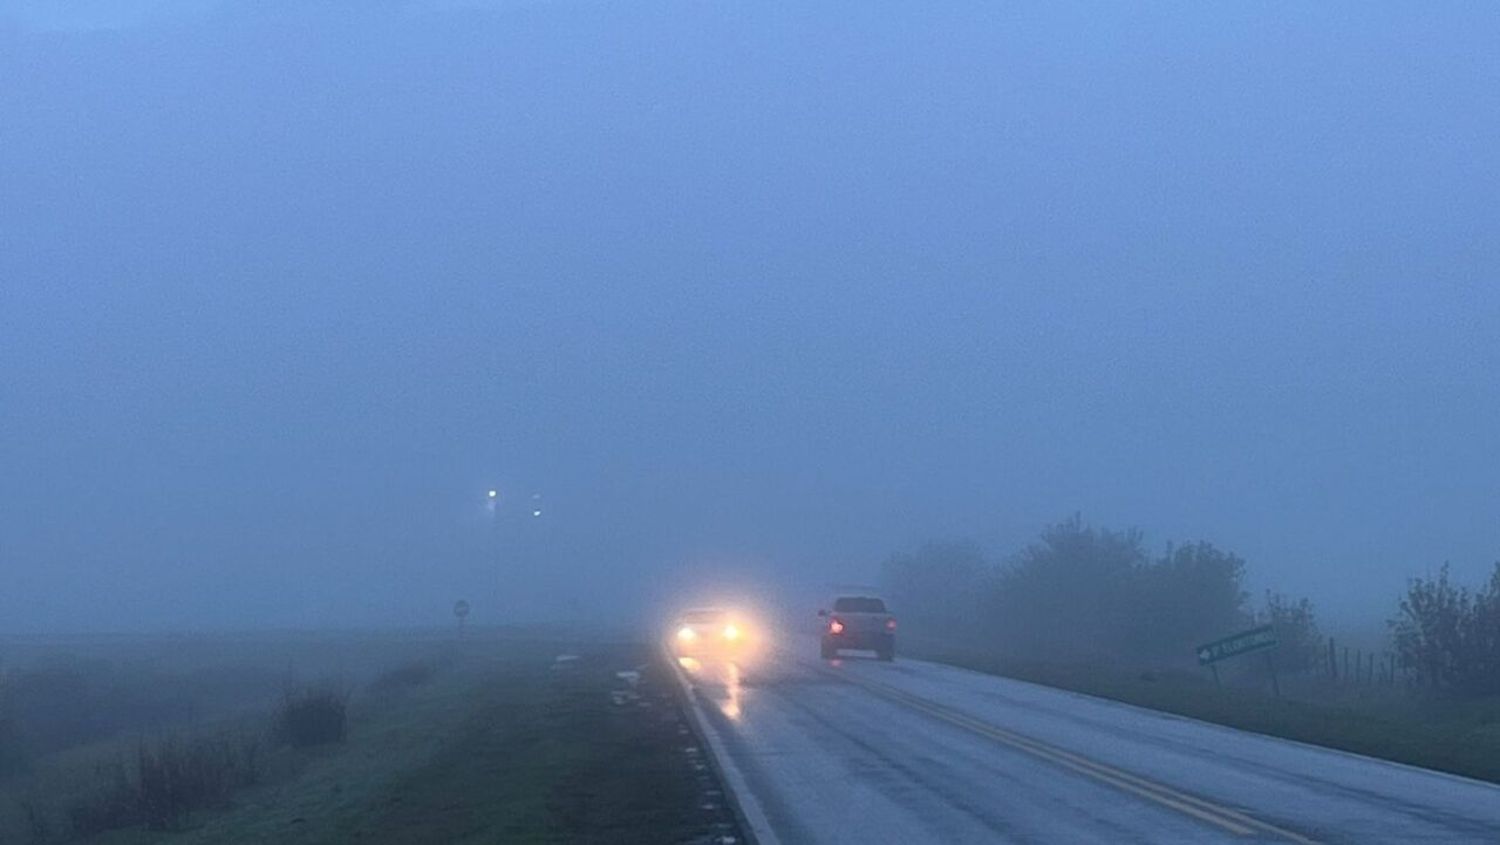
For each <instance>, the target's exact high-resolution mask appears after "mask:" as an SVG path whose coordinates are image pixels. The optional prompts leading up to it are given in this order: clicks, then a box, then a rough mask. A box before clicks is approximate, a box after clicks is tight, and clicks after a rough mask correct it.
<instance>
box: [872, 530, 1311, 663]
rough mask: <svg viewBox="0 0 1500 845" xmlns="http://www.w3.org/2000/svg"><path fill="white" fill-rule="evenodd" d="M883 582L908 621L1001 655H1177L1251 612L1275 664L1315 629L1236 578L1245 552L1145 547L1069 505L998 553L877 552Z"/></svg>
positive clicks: (1136, 658)
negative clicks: (1002, 556) (1268, 638)
mask: <svg viewBox="0 0 1500 845" xmlns="http://www.w3.org/2000/svg"><path fill="white" fill-rule="evenodd" d="M882 574H883V578H884V582H885V585H886V589H887V590H888V591H889V592H890V594H891V596H892V598H893V599H895V600H896V601H898V602H899V604H900V607H901V612H902V615H903V617H905V618H907V619H909V620H911V623H912V624H913V625H914V626H915V628H916V630H917V631H920V632H926V633H929V634H933V635H943V636H944V637H945V638H947V637H948V636H949V635H951V636H953V637H956V638H961V639H962V641H964V642H966V643H968V644H970V645H972V646H976V647H982V648H985V649H987V650H989V651H992V652H997V653H1001V654H1005V655H1008V656H1013V657H1022V658H1035V659H1053V660H1092V659H1111V660H1116V661H1124V662H1130V663H1136V664H1142V665H1146V664H1149V665H1163V666H1170V665H1189V664H1192V663H1193V662H1194V661H1195V658H1194V656H1193V647H1194V646H1195V645H1197V644H1200V643H1203V642H1206V641H1209V640H1212V639H1215V638H1218V637H1221V636H1224V635H1225V634H1228V633H1232V632H1234V631H1237V630H1240V629H1242V628H1245V627H1248V626H1250V625H1254V624H1257V623H1261V622H1269V623H1272V624H1274V625H1275V626H1276V628H1277V631H1278V635H1279V636H1280V638H1281V640H1282V646H1281V648H1280V650H1279V651H1278V656H1277V659H1278V663H1280V664H1281V665H1282V667H1283V668H1284V669H1285V670H1287V671H1299V670H1303V669H1307V668H1310V667H1311V666H1313V665H1314V663H1315V662H1316V661H1317V660H1318V659H1319V657H1320V654H1321V652H1320V648H1321V644H1322V636H1321V634H1320V633H1319V631H1318V626H1317V621H1316V618H1315V614H1314V612H1313V608H1312V605H1311V604H1310V603H1309V602H1308V601H1307V600H1306V599H1298V600H1293V599H1289V598H1287V597H1285V596H1281V595H1279V594H1275V593H1268V594H1267V595H1265V596H1264V597H1263V599H1262V600H1261V601H1260V602H1258V603H1256V602H1252V601H1251V598H1250V595H1249V593H1248V592H1247V590H1246V589H1245V585H1244V576H1245V562H1244V560H1243V559H1241V558H1240V557H1239V556H1237V555H1235V554H1233V553H1232V552H1228V551H1225V550H1223V549H1220V548H1218V547H1217V546H1215V545H1213V544H1212V543H1208V542H1196V543H1188V544H1183V545H1170V546H1168V547H1167V548H1166V549H1165V550H1164V551H1162V552H1161V553H1160V554H1156V555H1153V554H1151V553H1150V552H1148V551H1147V548H1146V546H1145V542H1144V538H1143V536H1142V534H1141V532H1139V531H1136V530H1127V531H1115V530H1110V529H1107V528H1096V527H1093V526H1090V525H1087V524H1086V523H1084V521H1083V520H1082V518H1081V517H1079V516H1076V515H1075V516H1074V517H1072V518H1070V519H1067V520H1065V521H1063V522H1060V523H1058V524H1056V525H1053V526H1050V527H1048V528H1047V529H1046V530H1044V531H1043V532H1042V534H1041V536H1040V537H1039V538H1038V539H1037V540H1036V541H1035V542H1033V543H1031V544H1029V545H1028V546H1026V547H1025V548H1024V549H1022V550H1021V551H1020V552H1019V553H1017V554H1016V555H1014V556H1013V557H1012V558H1010V559H1009V560H1006V561H1004V562H999V563H995V562H991V561H990V560H989V559H988V558H987V557H986V556H985V554H984V553H983V551H982V550H981V549H980V548H979V547H978V546H975V545H972V544H965V543H929V544H926V545H924V546H922V547H920V548H918V549H916V550H915V551H912V552H908V553H903V554H897V555H894V556H892V557H891V558H890V559H888V560H887V561H886V562H885V565H884V567H883V573H882Z"/></svg>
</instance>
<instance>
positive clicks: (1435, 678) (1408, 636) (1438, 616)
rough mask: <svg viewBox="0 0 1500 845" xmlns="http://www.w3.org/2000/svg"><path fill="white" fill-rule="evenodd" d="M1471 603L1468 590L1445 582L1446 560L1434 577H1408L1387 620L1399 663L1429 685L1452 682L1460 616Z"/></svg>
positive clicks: (1459, 645)
mask: <svg viewBox="0 0 1500 845" xmlns="http://www.w3.org/2000/svg"><path fill="white" fill-rule="evenodd" d="M1472 603H1473V599H1472V597H1471V596H1470V595H1469V592H1468V590H1465V589H1463V588H1460V587H1456V586H1454V585H1453V584H1452V583H1451V582H1449V580H1448V564H1446V563H1445V564H1443V568H1442V569H1440V570H1438V576H1437V577H1436V578H1413V579H1411V581H1410V582H1409V583H1408V584H1407V588H1406V596H1405V597H1404V598H1402V599H1401V604H1400V614H1399V615H1398V616H1397V617H1396V618H1394V619H1392V620H1391V621H1390V626H1391V633H1392V638H1393V639H1394V641H1395V645H1396V653H1397V655H1398V656H1399V657H1400V660H1401V662H1402V665H1404V666H1409V667H1411V668H1413V669H1415V670H1416V671H1417V674H1418V677H1419V678H1421V679H1422V680H1423V681H1425V682H1426V683H1428V684H1431V685H1432V686H1442V685H1445V684H1450V683H1453V682H1455V681H1456V680H1457V675H1458V669H1459V661H1460V654H1461V653H1462V652H1463V643H1462V638H1463V630H1464V621H1463V620H1464V617H1466V616H1468V615H1469V614H1470V612H1471V605H1472Z"/></svg>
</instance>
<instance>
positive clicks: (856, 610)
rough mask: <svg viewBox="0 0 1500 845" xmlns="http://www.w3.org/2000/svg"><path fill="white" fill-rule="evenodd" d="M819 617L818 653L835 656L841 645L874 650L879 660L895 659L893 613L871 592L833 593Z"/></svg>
mask: <svg viewBox="0 0 1500 845" xmlns="http://www.w3.org/2000/svg"><path fill="white" fill-rule="evenodd" d="M831 607H832V609H831V610H820V611H818V615H819V616H821V617H823V621H824V623H825V624H824V625H823V637H822V649H821V651H822V654H823V657H824V659H829V658H833V657H838V654H839V651H840V650H841V649H846V648H847V649H860V650H866V651H873V652H875V656H876V657H878V658H880V659H881V660H895V659H896V617H894V616H892V615H891V612H890V609H889V608H887V607H886V606H885V601H884V600H883V599H879V598H876V597H875V596H853V595H847V596H835V597H834V599H833V602H832V603H831Z"/></svg>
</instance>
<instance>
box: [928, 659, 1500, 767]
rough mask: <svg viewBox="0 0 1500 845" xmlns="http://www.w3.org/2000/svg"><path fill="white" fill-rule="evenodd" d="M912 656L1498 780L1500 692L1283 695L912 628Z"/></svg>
mask: <svg viewBox="0 0 1500 845" xmlns="http://www.w3.org/2000/svg"><path fill="white" fill-rule="evenodd" d="M904 648H905V651H906V653H907V654H909V655H910V656H912V657H917V658H921V659H926V660H934V661H937V662H940V663H948V664H950V665H954V666H961V667H964V668H967V669H973V670H976V671H980V672H985V673H988V674H992V675H1003V676H1005V677H1010V678H1016V679H1018V680H1023V681H1030V682H1032V683H1038V684H1044V685H1046V686H1050V687H1057V688H1059V689H1066V690H1072V691H1074V692H1081V693H1087V694H1089V695H1096V696H1099V697H1101V698H1109V699H1113V700H1116V701H1122V702H1125V703H1127V704H1134V705H1137V706H1140V707H1147V708H1150V709H1152V710H1161V711H1164V712H1167V713H1175V714H1178V715H1181V716H1188V717H1191V718H1195V719H1202V720H1203V721H1206V722H1214V723H1217V724H1221V725H1227V726H1229V727H1234V728H1240V729H1242V730H1247V731H1254V732H1256V733H1263V734H1269V735H1271V736H1278V737H1284V738H1286V739H1294V740H1298V741H1301V742H1307V743H1311V744H1313V745H1321V746H1325V747H1328V748H1337V749H1341V750H1344V751H1352V752H1354V753H1356V754H1364V755H1368V756H1371V757H1379V758H1383V759H1387V760H1394V761H1397V762H1401V763H1407V764H1410V765H1414V766H1421V767H1423V768H1429V769H1437V770H1439V771H1445V772H1452V773H1454V774H1459V775H1464V776H1466V777H1472V778H1477V779H1480V780H1488V781H1492V782H1495V783H1500V700H1497V699H1493V698H1487V699H1461V698H1445V697H1437V696H1432V695H1428V694H1424V693H1422V692H1421V691H1411V690H1404V689H1399V688H1395V689H1393V688H1390V687H1339V686H1334V685H1330V684H1328V683H1325V682H1322V681H1321V680H1318V679H1305V678H1286V679H1283V682H1282V687H1283V696H1282V697H1280V698H1278V697H1276V696H1273V695H1272V694H1271V692H1270V690H1267V689H1264V688H1263V687H1262V688H1257V687H1255V686H1250V685H1244V684H1232V685H1231V684H1226V686H1225V687H1224V688H1222V689H1221V688H1218V687H1216V686H1215V685H1214V683H1213V681H1212V680H1210V679H1209V678H1208V677H1206V676H1205V675H1204V674H1202V673H1193V672H1188V671H1170V670H1169V671H1140V670H1131V669H1128V668H1125V667H1120V666H1117V665H1109V664H1090V665H1081V664H1060V663H1048V662H1043V661H1027V660H1018V659H1012V658H1005V657H998V656H995V655H988V654H985V653H983V652H980V651H977V650H975V649H972V648H966V647H962V646H955V645H951V644H943V643H941V642H939V641H936V640H923V639H920V638H916V639H913V638H908V640H907V642H906V643H905V645H904Z"/></svg>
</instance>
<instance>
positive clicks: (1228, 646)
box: [1196, 625, 1281, 698]
mask: <svg viewBox="0 0 1500 845" xmlns="http://www.w3.org/2000/svg"><path fill="white" fill-rule="evenodd" d="M1278 642H1280V641H1279V640H1277V639H1276V631H1275V629H1274V628H1272V627H1271V626H1270V625H1261V626H1260V627H1259V628H1251V629H1250V630H1248V631H1241V632H1239V633H1238V634H1231V635H1229V636H1227V637H1225V638H1223V639H1221V640H1214V641H1213V642H1211V643H1204V644H1203V645H1200V646H1198V648H1197V649H1196V650H1197V652H1198V665H1199V666H1207V667H1208V668H1209V669H1211V670H1212V671H1213V673H1214V685H1215V686H1219V685H1220V684H1219V667H1218V666H1216V665H1214V664H1216V663H1218V662H1219V661H1220V660H1225V659H1227V658H1230V657H1237V656H1239V655H1241V654H1248V653H1249V652H1252V651H1260V650H1262V649H1267V648H1274V647H1275V646H1276V644H1277V643H1278ZM1266 667H1267V668H1269V669H1270V670H1271V687H1272V689H1274V690H1275V692H1276V697H1277V698H1280V697H1281V682H1280V681H1279V680H1277V678H1276V664H1275V663H1273V662H1271V655H1270V654H1269V653H1268V654H1267V655H1266Z"/></svg>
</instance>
